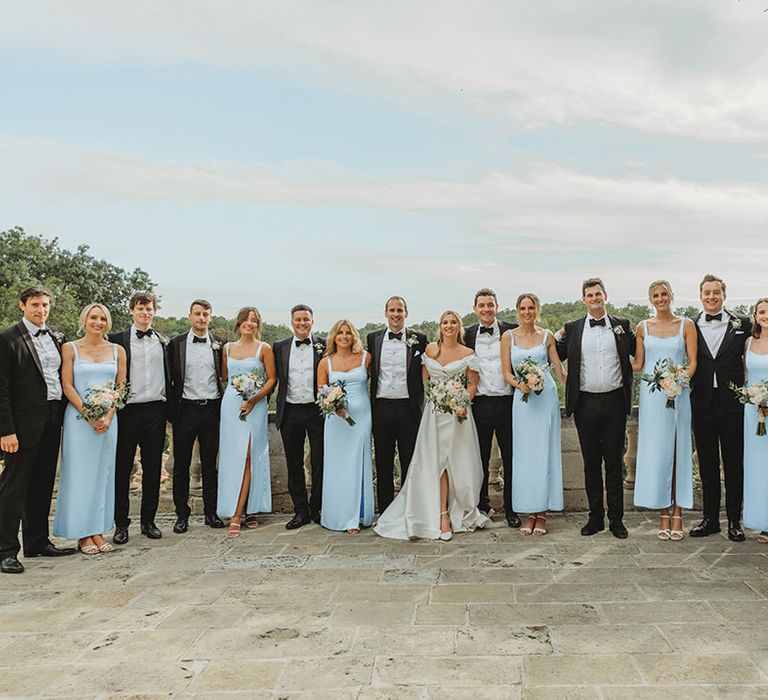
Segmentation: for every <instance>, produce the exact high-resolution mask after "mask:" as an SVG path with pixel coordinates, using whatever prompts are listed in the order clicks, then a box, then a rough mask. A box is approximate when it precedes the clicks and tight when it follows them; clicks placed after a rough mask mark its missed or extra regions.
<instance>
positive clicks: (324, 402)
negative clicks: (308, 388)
mask: <svg viewBox="0 0 768 700" xmlns="http://www.w3.org/2000/svg"><path fill="white" fill-rule="evenodd" d="M315 403H316V404H317V407H318V408H319V409H320V413H322V414H323V416H324V417H325V416H329V415H331V414H332V413H335V414H336V415H338V416H339V417H340V418H343V419H344V420H345V421H347V423H348V424H349V425H354V424H355V421H354V419H353V418H352V416H350V415H349V413H347V409H348V408H349V400H348V399H347V390H346V389H345V388H344V382H343V381H342V380H339V381H337V382H331V383H330V384H326V385H325V386H321V387H320V389H319V390H318V392H317V400H316V401H315Z"/></svg>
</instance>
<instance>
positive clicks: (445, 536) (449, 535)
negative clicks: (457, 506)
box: [440, 510, 453, 542]
mask: <svg viewBox="0 0 768 700" xmlns="http://www.w3.org/2000/svg"><path fill="white" fill-rule="evenodd" d="M444 515H448V511H447V510H444V511H443V512H442V513H440V520H441V521H442V519H443V516H444ZM448 522H449V523H450V517H449V518H448ZM440 539H441V540H442V541H443V542H450V541H451V540H452V539H453V532H452V531H451V530H448V531H446V532H443V531H442V530H441V531H440Z"/></svg>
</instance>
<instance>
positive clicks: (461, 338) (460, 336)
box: [435, 309, 466, 358]
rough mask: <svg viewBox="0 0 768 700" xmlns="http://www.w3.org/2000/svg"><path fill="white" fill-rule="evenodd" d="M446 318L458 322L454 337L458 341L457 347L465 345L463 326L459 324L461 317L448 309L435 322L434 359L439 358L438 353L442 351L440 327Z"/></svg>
mask: <svg viewBox="0 0 768 700" xmlns="http://www.w3.org/2000/svg"><path fill="white" fill-rule="evenodd" d="M446 316H453V317H454V318H455V319H456V320H457V321H458V322H459V334H458V336H457V337H456V340H457V341H458V343H459V345H466V343H465V342H464V326H463V325H462V323H461V316H459V314H458V313H456V312H455V311H451V309H448V310H447V311H443V313H442V314H440V320H439V321H438V322H437V355H435V358H438V357H440V353H441V352H442V351H443V331H442V325H443V319H444V318H445V317H446Z"/></svg>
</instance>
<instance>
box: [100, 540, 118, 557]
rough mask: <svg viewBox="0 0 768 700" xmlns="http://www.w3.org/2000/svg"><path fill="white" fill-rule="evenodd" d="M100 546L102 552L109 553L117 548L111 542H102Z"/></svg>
mask: <svg viewBox="0 0 768 700" xmlns="http://www.w3.org/2000/svg"><path fill="white" fill-rule="evenodd" d="M98 547H99V551H100V552H101V553H102V554H109V553H110V552H114V551H115V548H114V547H113V546H112V543H111V542H102V543H101V544H100V545H99V546H98Z"/></svg>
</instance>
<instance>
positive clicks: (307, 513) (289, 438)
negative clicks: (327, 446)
mask: <svg viewBox="0 0 768 700" xmlns="http://www.w3.org/2000/svg"><path fill="white" fill-rule="evenodd" d="M313 323H314V317H313V313H312V309H311V308H310V307H309V306H307V305H306V304H297V305H296V306H294V307H293V308H292V309H291V327H292V328H293V336H291V337H290V338H285V339H284V340H279V341H278V342H276V343H275V344H274V347H273V351H274V353H275V365H276V367H277V381H278V388H277V415H276V417H275V423H276V425H277V429H278V430H279V431H280V435H281V437H282V439H283V448H284V449H285V461H286V463H287V466H288V492H289V493H290V494H291V499H292V500H293V510H294V516H293V518H291V519H290V520H289V521H288V522H287V523H286V525H285V527H286V529H288V530H295V529H296V528H298V527H301V526H302V525H306V524H307V523H309V522H313V521H314V522H316V523H319V522H320V508H321V506H322V502H323V431H324V423H323V418H322V416H321V415H320V411H319V410H318V408H317V406H316V405H315V399H316V398H317V366H318V364H320V358H321V357H322V356H323V353H324V352H325V342H324V341H323V340H322V339H321V338H320V337H319V336H313V335H312V324H313ZM306 438H309V450H310V463H311V465H312V493H311V496H310V498H309V499H307V484H306V479H305V477H304V441H305V439H306Z"/></svg>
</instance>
